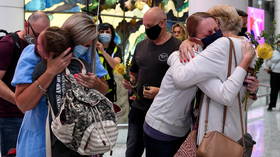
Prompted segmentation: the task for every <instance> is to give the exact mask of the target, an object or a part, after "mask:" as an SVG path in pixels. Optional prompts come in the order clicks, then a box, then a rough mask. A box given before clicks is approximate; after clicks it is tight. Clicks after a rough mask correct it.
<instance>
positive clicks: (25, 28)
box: [24, 20, 29, 31]
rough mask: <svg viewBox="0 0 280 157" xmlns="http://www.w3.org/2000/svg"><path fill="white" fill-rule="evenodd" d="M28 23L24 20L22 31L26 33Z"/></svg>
mask: <svg viewBox="0 0 280 157" xmlns="http://www.w3.org/2000/svg"><path fill="white" fill-rule="evenodd" d="M28 25H29V24H28V22H27V21H26V20H24V30H25V31H27V29H28Z"/></svg>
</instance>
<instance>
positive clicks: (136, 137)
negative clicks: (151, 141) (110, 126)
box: [125, 107, 146, 157]
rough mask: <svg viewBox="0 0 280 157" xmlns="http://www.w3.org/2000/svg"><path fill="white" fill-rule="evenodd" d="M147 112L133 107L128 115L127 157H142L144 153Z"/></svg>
mask: <svg viewBox="0 0 280 157" xmlns="http://www.w3.org/2000/svg"><path fill="white" fill-rule="evenodd" d="M145 116H146V111H142V110H140V109H137V108H134V107H131V109H130V111H129V115H128V133H127V134H128V135H127V142H126V152H125V154H126V157H141V156H142V154H143V152H144V139H143V138H144V137H143V136H144V131H143V124H144V120H145Z"/></svg>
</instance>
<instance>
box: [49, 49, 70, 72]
mask: <svg viewBox="0 0 280 157" xmlns="http://www.w3.org/2000/svg"><path fill="white" fill-rule="evenodd" d="M70 51H71V48H68V49H66V50H65V51H64V52H63V53H62V54H60V55H59V56H57V57H56V58H53V56H52V55H51V56H50V57H49V58H48V60H47V70H46V73H48V74H50V75H52V76H55V75H57V74H59V73H61V72H62V71H64V70H65V68H66V67H67V66H68V65H69V64H70V62H71V58H72V53H70Z"/></svg>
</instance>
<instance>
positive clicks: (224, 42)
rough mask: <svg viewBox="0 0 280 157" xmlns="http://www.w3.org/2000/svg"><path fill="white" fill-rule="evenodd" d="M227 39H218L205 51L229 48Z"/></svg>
mask: <svg viewBox="0 0 280 157" xmlns="http://www.w3.org/2000/svg"><path fill="white" fill-rule="evenodd" d="M229 43H230V42H229V39H228V38H227V37H220V38H219V39H217V40H215V41H214V42H213V43H212V44H210V45H209V46H208V47H207V48H206V49H208V48H212V47H215V48H219V49H225V48H226V47H228V46H229Z"/></svg>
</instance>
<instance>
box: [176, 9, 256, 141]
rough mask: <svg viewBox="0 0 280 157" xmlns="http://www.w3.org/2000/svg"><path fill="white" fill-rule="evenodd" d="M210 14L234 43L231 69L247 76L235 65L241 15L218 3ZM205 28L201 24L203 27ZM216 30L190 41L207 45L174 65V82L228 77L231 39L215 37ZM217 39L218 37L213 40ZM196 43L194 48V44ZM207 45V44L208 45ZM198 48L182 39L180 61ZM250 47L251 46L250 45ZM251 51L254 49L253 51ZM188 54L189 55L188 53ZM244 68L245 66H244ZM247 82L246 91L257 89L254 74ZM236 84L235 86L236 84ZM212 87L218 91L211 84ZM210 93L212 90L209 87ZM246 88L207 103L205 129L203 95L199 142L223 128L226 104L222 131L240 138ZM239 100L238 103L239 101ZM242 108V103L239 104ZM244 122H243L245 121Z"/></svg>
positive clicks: (184, 83)
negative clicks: (209, 133)
mask: <svg viewBox="0 0 280 157" xmlns="http://www.w3.org/2000/svg"><path fill="white" fill-rule="evenodd" d="M208 13H210V14H211V15H212V16H214V17H215V18H216V19H217V22H218V24H219V27H220V29H221V32H220V33H222V34H223V35H224V36H226V37H229V38H230V39H231V40H232V41H233V45H234V47H235V51H236V61H237V63H235V61H234V56H233V57H232V58H233V60H232V70H231V71H230V72H232V71H233V70H235V69H239V70H240V75H242V76H244V75H246V73H247V71H244V70H241V69H240V67H239V66H238V64H240V61H241V60H242V58H243V57H242V43H243V42H244V40H246V39H244V38H243V37H239V36H237V34H238V33H239V32H240V30H241V27H242V22H241V18H240V16H238V14H237V12H236V9H235V8H234V7H232V6H228V5H218V6H214V7H212V8H210V9H209V10H208ZM203 27H204V26H203ZM203 27H198V28H197V30H199V31H198V32H197V35H199V34H201V33H203V32H206V30H204V29H203ZM217 32H219V31H217V30H214V32H212V33H209V35H207V37H204V38H199V37H198V38H195V39H193V40H195V41H198V42H200V43H201V44H202V45H203V47H207V48H206V49H205V50H204V51H202V52H201V53H199V55H197V56H195V57H194V58H192V59H190V61H189V62H188V63H187V64H185V65H183V64H178V66H177V67H176V68H177V69H178V73H176V74H175V75H174V76H173V77H174V80H175V81H176V84H177V85H182V86H184V87H189V86H192V85H195V84H198V83H200V82H202V81H205V80H208V79H210V78H218V79H220V80H221V82H223V81H225V80H226V79H227V72H228V64H229V59H228V58H229V51H230V41H229V39H227V38H226V37H221V38H218V39H217ZM216 39H217V40H216ZM194 45H196V46H195V47H193V46H194ZM208 45H209V46H208ZM196 47H198V46H197V44H196V43H193V42H190V41H184V42H183V44H182V45H181V47H180V56H181V60H186V56H189V53H190V51H189V50H192V49H193V48H196ZM252 50H253V48H252ZM252 52H254V51H252ZM190 56H191V55H190ZM245 70H246V69H245ZM245 81H246V82H249V83H251V85H248V86H247V89H248V90H251V91H256V88H257V86H258V81H257V80H256V78H255V77H250V76H249V77H247V78H246V79H245ZM235 86H238V85H237V84H235ZM232 88H233V87H230V88H229V89H228V90H226V91H224V93H223V96H226V95H227V94H228V93H227V92H232V90H231V89H232ZM212 90H218V89H216V88H215V87H214V86H213V88H212ZM210 92H211V90H210ZM245 92H246V88H245V87H244V86H243V87H242V88H241V89H240V90H239V93H240V96H239V95H236V96H235V97H234V98H233V100H232V101H228V102H227V103H223V104H221V103H218V102H216V101H214V100H212V99H211V100H210V102H209V112H208V113H209V115H208V128H207V130H204V129H205V120H206V115H207V114H206V108H207V101H206V100H207V98H206V97H204V99H203V103H202V109H201V112H200V117H199V129H198V143H201V141H202V138H203V135H204V134H205V131H206V132H209V131H215V130H216V131H219V132H222V130H223V129H222V128H223V114H224V107H225V106H226V107H227V112H226V113H227V114H226V116H225V117H226V121H225V126H224V134H225V135H226V136H228V137H230V138H232V139H233V140H235V141H238V140H239V139H240V138H241V137H242V134H241V121H240V112H239V102H240V100H243V98H244V96H245ZM240 103H241V102H240ZM242 108H244V104H243V105H242ZM242 115H243V119H242V120H243V122H244V110H242ZM244 124H245V123H244Z"/></svg>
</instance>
